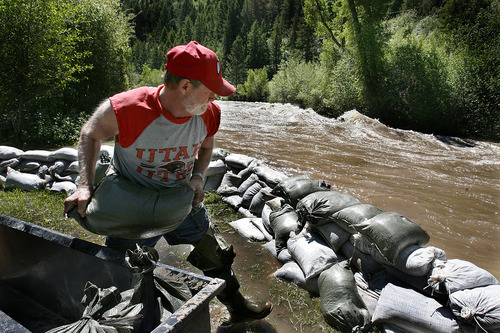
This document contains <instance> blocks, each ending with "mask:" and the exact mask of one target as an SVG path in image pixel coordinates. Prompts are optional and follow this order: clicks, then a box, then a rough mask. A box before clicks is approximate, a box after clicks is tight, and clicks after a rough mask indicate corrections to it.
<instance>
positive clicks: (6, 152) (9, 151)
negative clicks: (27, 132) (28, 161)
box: [0, 146, 24, 160]
mask: <svg viewBox="0 0 500 333" xmlns="http://www.w3.org/2000/svg"><path fill="white" fill-rule="evenodd" d="M23 153H24V152H23V151H22V150H21V149H18V148H15V147H10V146H0V160H10V159H11V158H18V157H21V155H22V154H23Z"/></svg>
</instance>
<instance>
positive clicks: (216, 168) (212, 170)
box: [205, 160, 227, 177]
mask: <svg viewBox="0 0 500 333" xmlns="http://www.w3.org/2000/svg"><path fill="white" fill-rule="evenodd" d="M226 171H227V168H226V164H225V163H224V161H223V160H216V161H210V163H209V164H208V168H207V171H205V177H210V176H215V175H220V174H225V173H226Z"/></svg>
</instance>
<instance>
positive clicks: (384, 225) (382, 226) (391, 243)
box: [355, 212, 430, 264]
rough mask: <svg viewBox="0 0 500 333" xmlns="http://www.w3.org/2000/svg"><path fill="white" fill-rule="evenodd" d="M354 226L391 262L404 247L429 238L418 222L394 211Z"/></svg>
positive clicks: (423, 241)
mask: <svg viewBox="0 0 500 333" xmlns="http://www.w3.org/2000/svg"><path fill="white" fill-rule="evenodd" d="M355 227H356V229H358V230H359V232H360V233H361V234H362V235H363V237H364V238H367V239H368V240H369V241H370V242H371V243H372V244H373V246H374V247H376V249H377V250H378V251H379V252H380V254H381V255H382V256H383V257H384V258H385V259H387V260H388V261H389V262H390V263H392V264H394V263H395V261H396V259H397V257H398V256H399V254H400V253H401V251H403V250H404V249H405V248H407V247H408V246H410V245H425V244H426V243H427V242H428V241H429V238H430V237H429V234H427V232H426V231H425V230H424V229H422V227H420V226H419V225H418V224H416V223H414V222H412V221H410V220H409V219H407V218H406V217H404V216H402V215H400V214H398V213H394V212H384V213H381V214H378V215H375V216H374V217H372V218H371V219H369V220H365V221H364V222H361V223H359V224H356V225H355Z"/></svg>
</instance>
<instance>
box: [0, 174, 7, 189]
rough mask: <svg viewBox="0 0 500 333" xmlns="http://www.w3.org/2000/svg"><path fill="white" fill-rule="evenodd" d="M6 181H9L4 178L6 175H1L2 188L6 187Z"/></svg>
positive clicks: (0, 183)
mask: <svg viewBox="0 0 500 333" xmlns="http://www.w3.org/2000/svg"><path fill="white" fill-rule="evenodd" d="M6 180H7V179H6V178H5V176H4V175H0V186H2V187H3V186H4V185H5V181H6Z"/></svg>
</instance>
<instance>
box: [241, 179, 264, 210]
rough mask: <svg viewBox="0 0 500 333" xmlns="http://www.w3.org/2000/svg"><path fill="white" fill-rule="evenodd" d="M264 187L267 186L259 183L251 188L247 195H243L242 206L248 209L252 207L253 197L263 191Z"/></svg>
mask: <svg viewBox="0 0 500 333" xmlns="http://www.w3.org/2000/svg"><path fill="white" fill-rule="evenodd" d="M264 186H265V184H264V183H262V182H260V181H257V182H255V183H254V184H253V185H252V186H250V187H249V188H248V189H247V190H246V191H245V193H243V195H242V197H241V199H242V200H241V206H242V207H244V208H247V209H248V208H249V207H250V204H251V203H252V199H253V197H254V196H255V195H256V194H257V193H259V191H260V190H262V188H264Z"/></svg>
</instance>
